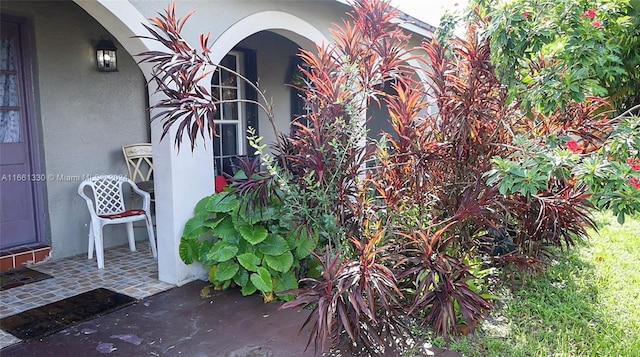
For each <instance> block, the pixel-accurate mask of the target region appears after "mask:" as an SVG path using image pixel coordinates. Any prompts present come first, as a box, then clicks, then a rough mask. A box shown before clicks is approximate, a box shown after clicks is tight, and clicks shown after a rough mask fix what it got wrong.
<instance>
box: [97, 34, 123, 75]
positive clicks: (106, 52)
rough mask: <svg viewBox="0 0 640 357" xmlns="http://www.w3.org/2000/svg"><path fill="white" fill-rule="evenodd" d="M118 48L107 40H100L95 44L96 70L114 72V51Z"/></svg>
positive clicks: (115, 64)
mask: <svg viewBox="0 0 640 357" xmlns="http://www.w3.org/2000/svg"><path fill="white" fill-rule="evenodd" d="M117 51H118V48H116V46H115V45H114V44H113V42H111V41H109V40H100V42H98V45H97V46H96V60H97V62H98V71H100V72H115V71H117V70H118V65H117V62H116V52H117Z"/></svg>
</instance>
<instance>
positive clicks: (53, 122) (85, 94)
mask: <svg viewBox="0 0 640 357" xmlns="http://www.w3.org/2000/svg"><path fill="white" fill-rule="evenodd" d="M0 8H1V9H2V12H7V13H12V14H15V15H23V16H26V17H27V18H29V19H30V20H31V24H32V26H33V30H34V34H33V39H34V44H33V45H34V46H35V48H36V50H35V52H34V54H35V55H34V57H35V62H36V63H35V64H34V86H35V87H36V88H35V89H36V97H35V102H36V107H37V118H36V121H37V125H38V127H39V129H40V130H39V131H40V138H39V146H40V153H41V158H42V165H43V166H42V168H43V170H42V171H43V172H44V173H46V174H48V177H50V178H51V177H53V179H51V180H48V181H47V182H46V184H45V211H46V212H45V215H46V217H45V221H46V225H47V228H46V242H45V243H49V244H51V246H52V248H53V256H54V258H60V257H66V256H71V255H75V254H80V253H86V250H87V235H88V222H89V213H88V211H87V207H86V205H85V202H84V200H83V199H82V198H81V197H80V196H79V195H78V193H77V187H78V185H79V183H80V182H79V180H78V177H83V176H86V175H92V174H102V173H109V174H126V172H127V171H126V166H125V164H124V161H123V158H122V151H121V146H122V145H124V144H130V143H134V142H148V141H149V134H148V131H149V129H148V121H147V112H146V90H145V81H144V78H143V76H142V73H141V72H140V70H139V69H138V66H137V64H136V63H135V60H134V59H133V58H132V57H131V56H130V55H128V54H127V53H125V51H122V50H120V51H118V68H119V72H113V73H100V72H98V71H97V70H96V64H95V50H94V46H95V44H96V43H97V42H98V41H99V40H100V39H101V36H108V35H109V33H108V32H107V31H106V30H105V29H104V28H103V27H102V26H100V25H99V24H98V23H97V22H96V21H94V20H93V19H92V18H91V17H90V16H89V15H88V14H87V13H86V12H84V11H83V10H82V9H81V8H79V7H78V6H77V5H76V4H75V3H73V2H71V1H55V2H54V1H6V0H5V1H2V2H0ZM114 42H115V41H114ZM116 47H118V48H120V49H122V46H120V45H119V44H118V43H117V42H116ZM136 235H137V236H138V237H139V238H140V239H146V233H145V231H144V230H140V229H136ZM125 237H126V234H125V231H124V229H123V228H122V227H114V226H109V227H106V228H105V244H106V245H107V246H111V245H116V244H124V243H125V242H126V239H125ZM143 248H144V249H146V247H143V246H142V245H141V246H140V249H143ZM107 264H108V257H107Z"/></svg>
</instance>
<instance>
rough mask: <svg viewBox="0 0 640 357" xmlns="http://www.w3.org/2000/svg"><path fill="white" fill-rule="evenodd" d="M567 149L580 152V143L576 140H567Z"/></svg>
mask: <svg viewBox="0 0 640 357" xmlns="http://www.w3.org/2000/svg"><path fill="white" fill-rule="evenodd" d="M567 149H569V151H571V152H572V153H574V154H577V153H579V152H580V149H581V148H580V144H578V142H577V141H575V140H569V141H567Z"/></svg>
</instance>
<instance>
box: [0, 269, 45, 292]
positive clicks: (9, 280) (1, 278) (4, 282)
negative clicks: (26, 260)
mask: <svg viewBox="0 0 640 357" xmlns="http://www.w3.org/2000/svg"><path fill="white" fill-rule="evenodd" d="M51 278H53V277H52V276H51V275H49V274H45V273H41V272H39V271H37V270H33V269H29V268H16V269H11V270H7V271H3V272H2V273H0V291H4V290H9V289H11V288H15V287H18V286H22V285H25V284H29V283H35V282H36V281H41V280H45V279H51Z"/></svg>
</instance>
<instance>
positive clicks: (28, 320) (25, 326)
mask: <svg viewBox="0 0 640 357" xmlns="http://www.w3.org/2000/svg"><path fill="white" fill-rule="evenodd" d="M134 302H136V299H134V298H132V297H130V296H127V295H123V294H120V293H117V292H114V291H111V290H109V289H104V288H99V289H94V290H91V291H87V292H86V293H82V294H79V295H76V296H72V297H70V298H66V299H64V300H60V301H56V302H54V303H51V304H48V305H44V306H41V307H37V308H35V309H31V310H27V311H24V312H21V313H19V314H16V315H13V316H8V317H5V318H3V319H0V327H2V329H3V330H4V331H6V332H8V333H10V334H12V335H14V336H15V337H17V338H19V339H22V340H25V341H29V340H33V339H37V338H40V337H44V336H46V335H50V334H52V333H55V332H58V331H60V330H63V329H65V328H67V327H69V326H71V325H74V324H77V323H79V322H83V321H86V320H90V319H92V318H95V317H98V316H102V315H105V314H107V313H110V312H112V311H115V310H118V309H120V308H123V307H125V306H127V305H131V304H133V303H134Z"/></svg>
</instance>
